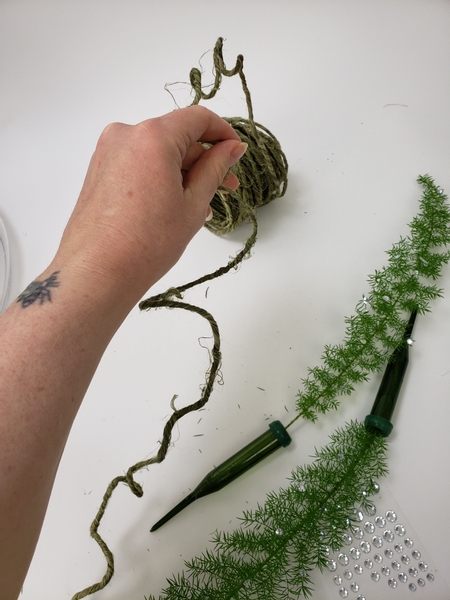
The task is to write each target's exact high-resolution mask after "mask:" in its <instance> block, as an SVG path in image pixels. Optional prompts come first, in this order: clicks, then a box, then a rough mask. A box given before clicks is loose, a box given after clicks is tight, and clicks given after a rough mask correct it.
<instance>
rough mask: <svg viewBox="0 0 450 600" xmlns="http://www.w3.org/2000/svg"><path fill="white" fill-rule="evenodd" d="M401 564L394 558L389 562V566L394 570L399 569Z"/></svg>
mask: <svg viewBox="0 0 450 600" xmlns="http://www.w3.org/2000/svg"><path fill="white" fill-rule="evenodd" d="M401 566H402V565H401V564H400V563H399V562H398V560H394V561H392V562H391V567H392V568H393V569H394V571H400V569H401Z"/></svg>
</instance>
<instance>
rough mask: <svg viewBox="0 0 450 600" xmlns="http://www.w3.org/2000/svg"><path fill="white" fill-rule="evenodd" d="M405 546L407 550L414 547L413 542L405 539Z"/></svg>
mask: <svg viewBox="0 0 450 600" xmlns="http://www.w3.org/2000/svg"><path fill="white" fill-rule="evenodd" d="M405 546H406V547H407V548H412V547H413V546H414V540H412V539H411V538H409V537H408V538H405Z"/></svg>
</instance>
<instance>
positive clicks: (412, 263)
mask: <svg viewBox="0 0 450 600" xmlns="http://www.w3.org/2000/svg"><path fill="white" fill-rule="evenodd" d="M418 181H419V183H421V184H422V186H423V195H422V199H421V202H420V212H419V214H418V215H417V216H416V217H415V218H414V219H413V221H412V223H411V224H410V230H411V234H410V236H409V237H407V238H402V239H400V241H399V242H398V243H397V244H394V246H393V247H392V249H391V250H389V251H388V253H387V254H388V256H389V260H388V265H387V266H385V267H383V269H381V271H375V273H374V274H373V275H371V276H370V277H369V284H370V287H371V292H370V294H369V296H368V297H365V296H363V298H362V299H361V300H360V301H359V302H358V304H357V306H356V309H355V315H354V316H352V317H350V318H347V319H346V325H347V327H346V332H345V338H344V342H343V344H342V345H336V346H326V347H325V351H324V353H323V354H322V357H321V358H322V361H323V364H322V365H321V366H317V367H314V368H312V369H309V370H308V377H307V378H306V379H304V380H303V381H302V383H303V390H302V391H299V392H298V394H297V410H298V416H297V417H295V419H294V420H296V419H298V418H299V417H303V418H305V419H309V420H311V421H316V420H317V418H318V415H319V414H320V413H325V412H327V411H328V410H331V409H335V408H337V407H338V405H339V399H338V398H339V396H342V395H348V394H351V392H352V391H353V390H354V387H355V385H356V384H357V383H359V382H361V381H366V380H367V379H368V376H369V374H370V373H372V372H375V371H379V370H380V369H382V368H383V366H384V365H385V363H386V361H387V360H388V358H389V356H390V355H391V353H392V351H393V350H394V349H395V348H397V347H398V346H399V344H401V343H402V341H401V340H402V334H403V331H404V330H405V326H406V323H407V319H406V318H405V315H406V314H408V315H409V313H411V311H412V310H417V312H418V313H425V312H428V311H429V304H430V301H431V300H434V299H435V298H437V297H439V296H441V290H440V289H439V288H437V287H436V285H434V284H431V285H430V284H427V283H426V280H427V279H432V280H436V279H437V278H438V277H439V275H440V272H441V268H442V266H443V265H444V264H445V263H447V262H448V261H449V259H450V252H448V251H444V250H443V248H444V247H445V246H447V245H448V244H449V243H450V212H449V207H448V205H447V203H446V201H447V196H446V195H445V194H444V193H443V191H442V189H441V188H439V187H437V186H436V185H435V184H434V182H433V180H432V178H431V177H429V176H428V175H425V176H421V177H419V179H418ZM292 422H293V421H292ZM292 422H291V423H292Z"/></svg>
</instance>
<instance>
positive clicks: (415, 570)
mask: <svg viewBox="0 0 450 600" xmlns="http://www.w3.org/2000/svg"><path fill="white" fill-rule="evenodd" d="M408 573H409V574H410V575H411V577H417V575H418V574H419V571H418V570H417V569H416V568H415V567H411V568H410V569H408Z"/></svg>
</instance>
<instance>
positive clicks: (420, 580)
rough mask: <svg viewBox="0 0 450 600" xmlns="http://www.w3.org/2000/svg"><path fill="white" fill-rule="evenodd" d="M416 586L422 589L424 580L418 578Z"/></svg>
mask: <svg viewBox="0 0 450 600" xmlns="http://www.w3.org/2000/svg"><path fill="white" fill-rule="evenodd" d="M417 585H419V586H420V587H424V586H425V579H422V577H419V579H418V580H417Z"/></svg>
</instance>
